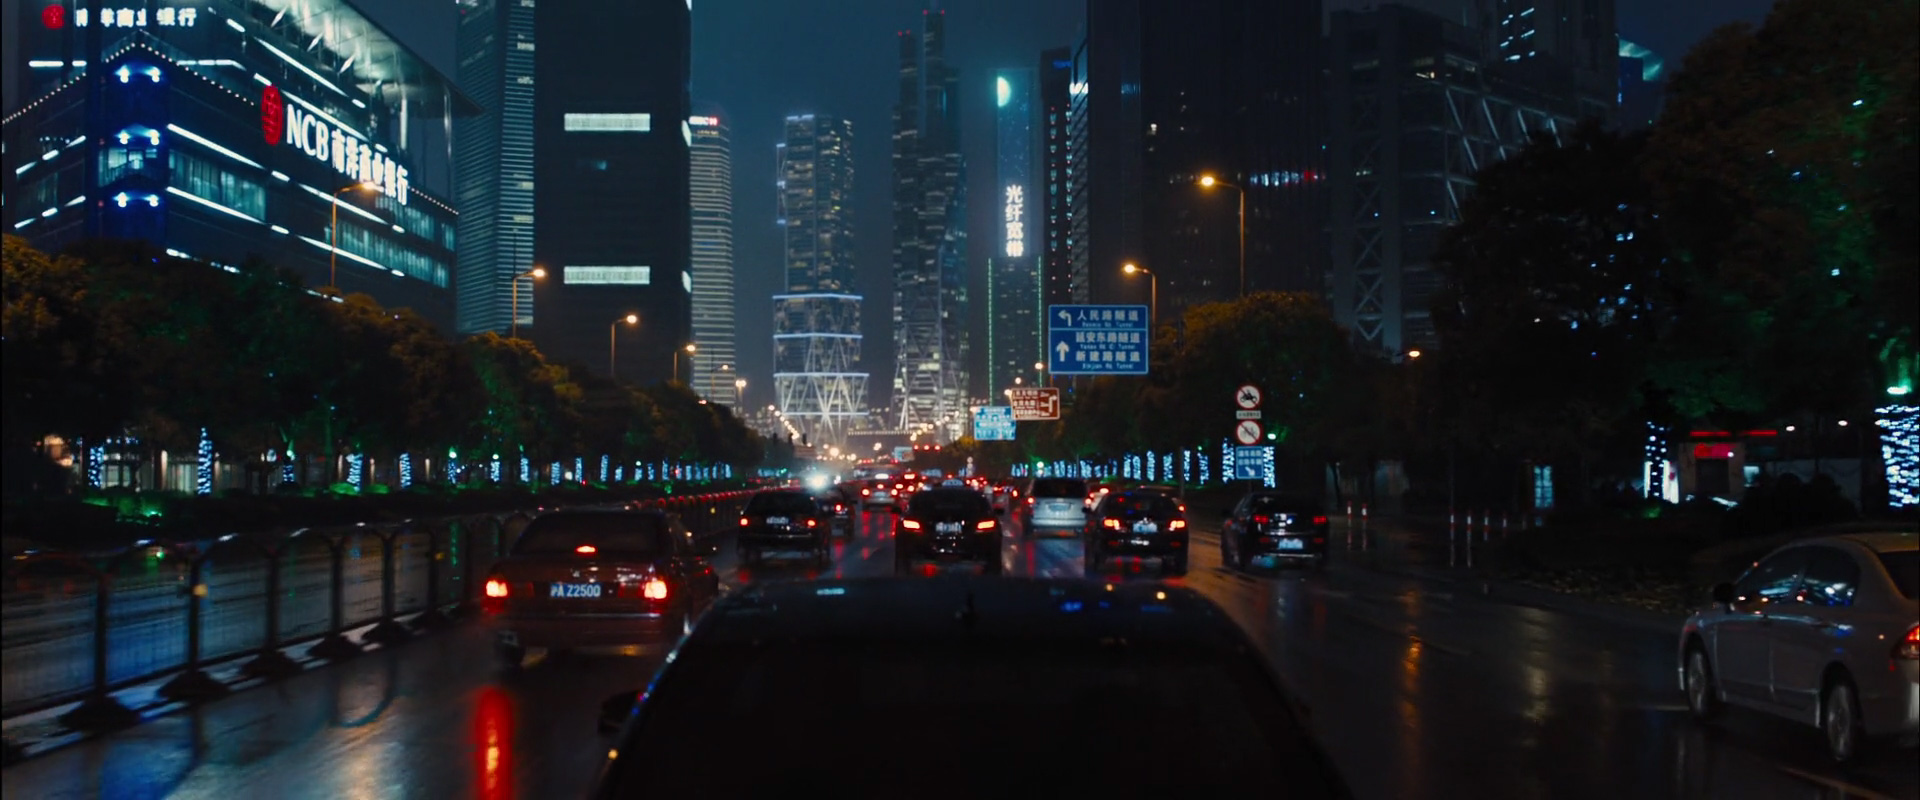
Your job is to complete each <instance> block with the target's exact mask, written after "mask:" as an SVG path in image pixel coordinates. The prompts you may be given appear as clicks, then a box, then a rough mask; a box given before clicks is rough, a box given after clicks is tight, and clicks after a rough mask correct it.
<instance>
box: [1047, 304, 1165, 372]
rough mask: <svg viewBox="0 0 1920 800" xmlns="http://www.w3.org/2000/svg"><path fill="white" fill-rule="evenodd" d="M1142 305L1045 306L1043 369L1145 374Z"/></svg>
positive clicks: (1146, 336)
mask: <svg viewBox="0 0 1920 800" xmlns="http://www.w3.org/2000/svg"><path fill="white" fill-rule="evenodd" d="M1150 339H1151V336H1149V334H1148V330H1147V307H1146V306H1104V305H1103V306H1083V305H1054V306H1048V307H1047V370H1048V371H1049V372H1052V373H1053V374H1055V375H1145V374H1147V345H1148V343H1149V341H1150Z"/></svg>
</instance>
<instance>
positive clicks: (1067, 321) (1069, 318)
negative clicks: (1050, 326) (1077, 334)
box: [1060, 308, 1073, 325]
mask: <svg viewBox="0 0 1920 800" xmlns="http://www.w3.org/2000/svg"><path fill="white" fill-rule="evenodd" d="M1060 324H1062V325H1072V324H1073V315H1072V314H1069V313H1067V310H1066V309H1064V308H1063V309H1060Z"/></svg>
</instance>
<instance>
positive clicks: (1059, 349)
mask: <svg viewBox="0 0 1920 800" xmlns="http://www.w3.org/2000/svg"><path fill="white" fill-rule="evenodd" d="M1062 313H1065V312H1062ZM1053 350H1054V352H1056V353H1059V354H1060V360H1061V361H1065V360H1067V353H1070V352H1072V351H1073V348H1070V347H1068V346H1067V343H1066V342H1061V343H1060V344H1058V345H1056V346H1055V347H1054V348H1053Z"/></svg>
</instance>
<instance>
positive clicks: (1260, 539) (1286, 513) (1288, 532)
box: [1220, 492, 1329, 570]
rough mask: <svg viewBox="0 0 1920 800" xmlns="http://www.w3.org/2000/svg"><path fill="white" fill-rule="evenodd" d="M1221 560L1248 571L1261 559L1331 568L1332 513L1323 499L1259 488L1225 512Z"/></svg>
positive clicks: (1221, 526) (1221, 539) (1221, 531)
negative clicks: (1327, 509) (1329, 554)
mask: <svg viewBox="0 0 1920 800" xmlns="http://www.w3.org/2000/svg"><path fill="white" fill-rule="evenodd" d="M1224 514H1225V517H1226V520H1225V521H1224V522H1222V523H1221V524H1220V563H1222V564H1226V565H1228V566H1231V567H1235V568H1238V569H1242V570H1245V569H1247V568H1249V567H1252V566H1254V565H1255V564H1256V563H1258V562H1263V561H1271V562H1274V563H1285V562H1300V563H1310V564H1312V565H1313V566H1315V567H1318V568H1325V567H1326V566H1327V551H1328V547H1327V539H1328V536H1327V534H1328V527H1329V523H1328V521H1327V513H1326V510H1325V509H1324V508H1322V507H1321V506H1320V503H1319V501H1317V500H1314V499H1311V498H1303V497H1292V496H1288V495H1285V494H1281V493H1279V492H1254V493H1252V494H1249V495H1247V496H1246V497H1242V498H1240V502H1239V503H1237V504H1235V505H1234V507H1233V508H1230V509H1227V510H1226V511H1225V512H1224Z"/></svg>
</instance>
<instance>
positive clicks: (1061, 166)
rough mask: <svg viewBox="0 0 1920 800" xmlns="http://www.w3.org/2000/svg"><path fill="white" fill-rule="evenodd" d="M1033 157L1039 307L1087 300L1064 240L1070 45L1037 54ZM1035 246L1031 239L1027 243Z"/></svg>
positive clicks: (1069, 164)
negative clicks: (1036, 133) (1035, 159)
mask: <svg viewBox="0 0 1920 800" xmlns="http://www.w3.org/2000/svg"><path fill="white" fill-rule="evenodd" d="M1039 92H1040V95H1039V102H1038V106H1039V113H1038V115H1037V119H1038V121H1039V125H1040V128H1039V130H1040V143H1039V145H1040V146H1039V160H1038V162H1036V166H1038V167H1039V169H1038V170H1037V171H1036V175H1035V180H1034V181H1033V184H1034V186H1035V187H1036V189H1035V191H1036V192H1038V196H1036V197H1034V198H1032V203H1033V210H1032V211H1031V212H1029V213H1030V216H1029V217H1028V218H1029V219H1030V220H1032V222H1033V227H1034V228H1035V230H1036V232H1037V235H1036V236H1034V237H1033V238H1034V240H1035V241H1036V242H1037V246H1038V247H1039V248H1040V251H1039V252H1038V253H1037V254H1036V256H1037V257H1038V258H1039V267H1040V280H1041V285H1042V287H1043V292H1044V293H1045V297H1043V298H1042V307H1043V308H1044V306H1046V305H1054V304H1064V303H1087V302H1091V301H1090V300H1089V299H1088V296H1087V274H1086V272H1085V271H1084V270H1082V271H1079V272H1075V271H1074V269H1073V263H1074V262H1073V251H1072V248H1071V246H1070V235H1071V230H1072V225H1071V223H1070V221H1069V214H1071V213H1072V204H1071V203H1070V202H1069V195H1068V182H1067V181H1068V179H1069V178H1070V177H1071V176H1072V175H1073V144H1072V141H1071V140H1070V139H1069V137H1068V116H1069V114H1070V113H1071V111H1072V106H1073V48H1070V47H1057V48H1054V49H1051V50H1047V51H1045V52H1042V53H1041V54H1040V71H1039ZM1029 246H1030V247H1031V246H1035V245H1029Z"/></svg>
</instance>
